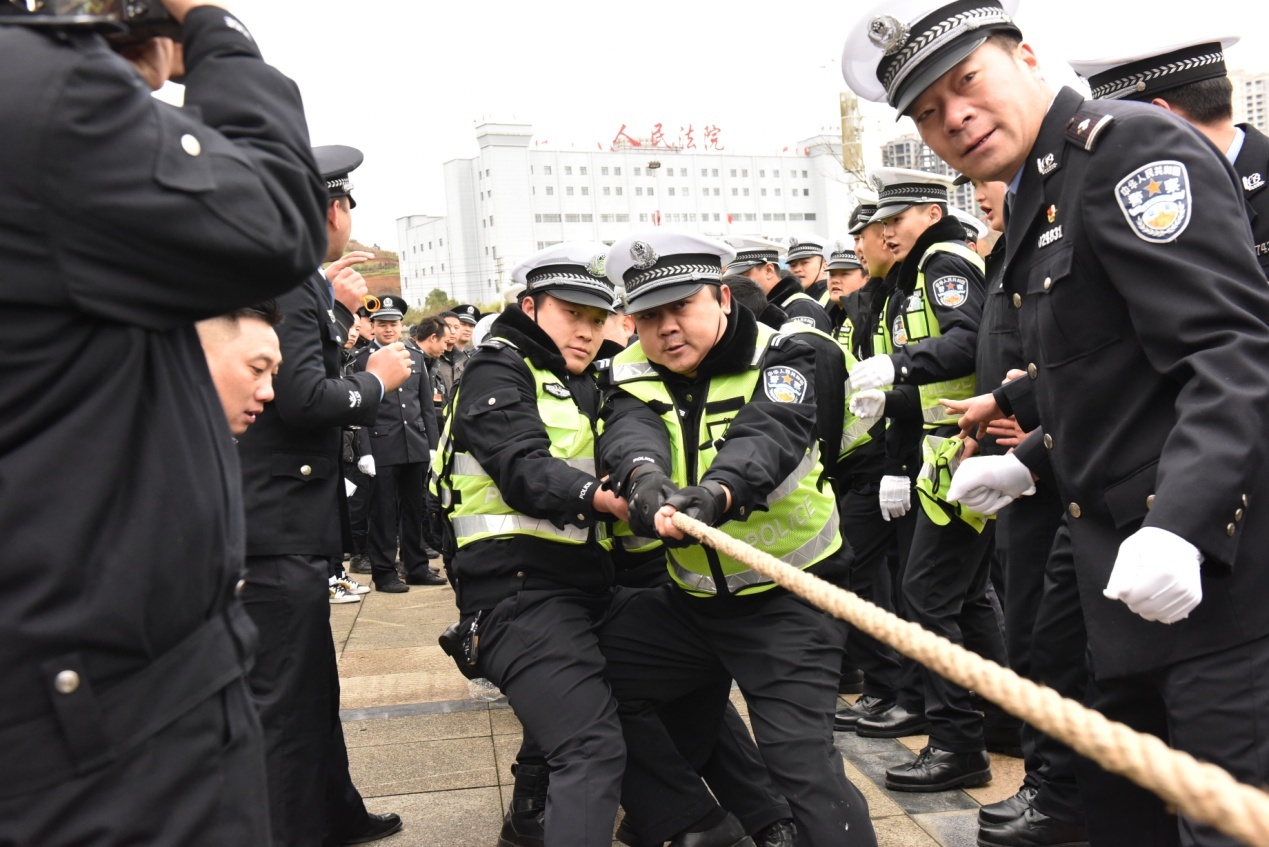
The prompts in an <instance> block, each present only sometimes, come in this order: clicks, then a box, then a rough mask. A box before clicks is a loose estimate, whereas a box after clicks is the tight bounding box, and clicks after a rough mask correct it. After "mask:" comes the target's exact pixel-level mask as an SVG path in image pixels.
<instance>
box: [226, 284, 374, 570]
mask: <svg viewBox="0 0 1269 847" xmlns="http://www.w3.org/2000/svg"><path fill="white" fill-rule="evenodd" d="M278 307H279V309H280V310H281V311H282V314H283V321H282V323H281V324H279V325H278V327H277V333H278V341H279V343H280V346H281V348H282V365H281V366H280V367H279V368H278V375H277V377H276V378H275V379H274V381H273V390H274V398H273V402H272V403H269V404H268V405H266V406H265V408H264V413H263V414H261V415H260V417H259V418H258V419H257V420H256V422H255V423H253V424H252V425H251V427H250V428H249V429H248V430H247V431H246V432H245V433H244V434H243V435H242V436H240V437H239V439H238V456H239V458H240V460H241V462H242V485H243V499H244V502H245V503H246V507H247V555H249V556H274V555H287V554H305V555H312V556H337V555H339V554H340V553H341V552H342V551H343V550H344V549H346V546H345V539H344V538H343V534H342V533H341V532H340V527H341V526H342V525H343V523H344V521H343V519H342V515H343V511H344V503H345V496H344V473H343V465H342V462H341V458H342V456H341V447H342V436H341V428H342V427H344V426H348V425H362V426H365V425H369V424H371V423H372V422H373V421H374V419H375V413H376V410H378V408H379V402H380V395H381V394H382V391H383V385H382V383H380V382H379V379H378V378H377V377H376V376H375V375H374V374H368V373H358V374H351V375H349V376H347V377H344V376H341V375H340V361H341V359H342V356H343V344H344V335H343V327H342V326H341V325H340V323H339V322H338V320H337V319H336V318H335V317H334V316H333V315H332V314H331V307H330V293H329V288H328V286H327V283H326V278H325V277H324V276H322V274H321V273H314V274H313V275H312V276H311V277H310V278H309V279H308V280H307V281H306V282H304V283H303V284H302V285H300V286H299V287H297V288H295V289H294V290H292V291H289V292H287V293H286V294H284V295H283V296H282V297H279V298H278Z"/></svg>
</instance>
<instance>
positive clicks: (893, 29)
mask: <svg viewBox="0 0 1269 847" xmlns="http://www.w3.org/2000/svg"><path fill="white" fill-rule="evenodd" d="M868 40H869V41H871V42H872V43H873V44H874V45H875V46H876V47H878V48H880V49H881V50H883V51H884V52H885V54H886V55H887V56H893V55H894V54H895V53H897V52H899V48H900V47H902V46H903V44H904V42H905V41H907V40H908V27H907V26H906V25H904V24H901V23H899V20H898V18H894V17H891V16H890V15H882V16H880V17H877V18H873V19H872V23H870V24H868Z"/></svg>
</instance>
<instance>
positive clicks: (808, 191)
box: [802, 188, 811, 197]
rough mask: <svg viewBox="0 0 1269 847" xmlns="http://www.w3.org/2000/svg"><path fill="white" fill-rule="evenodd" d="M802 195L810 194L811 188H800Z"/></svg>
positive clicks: (807, 195)
mask: <svg viewBox="0 0 1269 847" xmlns="http://www.w3.org/2000/svg"><path fill="white" fill-rule="evenodd" d="M802 196H803V197H810V196H811V189H809V188H803V189H802Z"/></svg>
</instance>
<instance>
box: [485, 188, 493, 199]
mask: <svg viewBox="0 0 1269 847" xmlns="http://www.w3.org/2000/svg"><path fill="white" fill-rule="evenodd" d="M485 195H486V196H488V197H492V196H493V189H492V188H491V189H489V190H488V191H486V192H485Z"/></svg>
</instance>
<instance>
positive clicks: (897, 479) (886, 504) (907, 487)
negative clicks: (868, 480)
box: [877, 476, 912, 520]
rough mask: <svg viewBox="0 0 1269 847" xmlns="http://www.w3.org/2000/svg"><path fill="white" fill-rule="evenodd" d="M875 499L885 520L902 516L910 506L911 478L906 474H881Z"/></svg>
mask: <svg viewBox="0 0 1269 847" xmlns="http://www.w3.org/2000/svg"><path fill="white" fill-rule="evenodd" d="M877 501H878V502H879V503H880V504H881V516H882V517H883V518H885V519H886V520H890V519H891V518H895V519H896V520H897V519H898V518H901V517H903V516H904V515H906V514H907V513H908V509H911V508H912V480H910V479H908V478H907V477H906V476H883V477H882V478H881V489H880V491H879V492H878V494H877Z"/></svg>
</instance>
